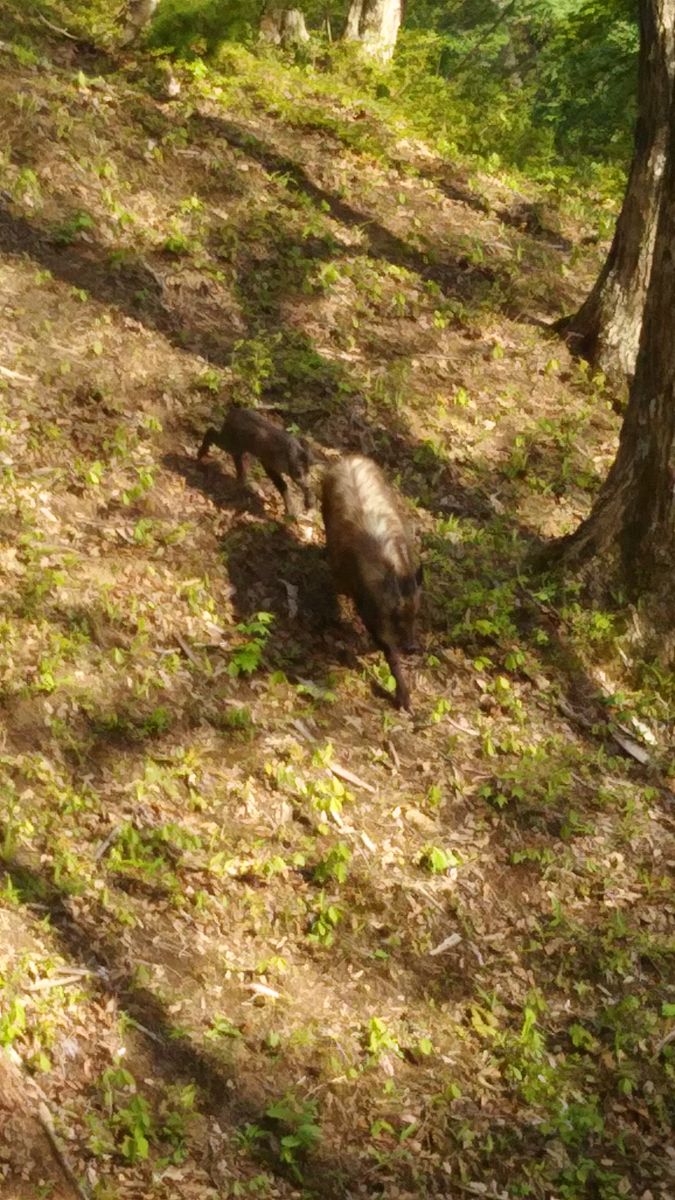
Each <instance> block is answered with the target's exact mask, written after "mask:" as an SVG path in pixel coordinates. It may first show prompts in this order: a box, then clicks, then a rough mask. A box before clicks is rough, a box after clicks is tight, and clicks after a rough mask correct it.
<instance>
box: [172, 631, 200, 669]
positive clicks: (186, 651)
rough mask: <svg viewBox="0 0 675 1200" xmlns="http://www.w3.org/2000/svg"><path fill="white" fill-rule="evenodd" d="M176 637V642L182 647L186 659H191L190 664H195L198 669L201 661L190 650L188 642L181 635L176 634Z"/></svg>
mask: <svg viewBox="0 0 675 1200" xmlns="http://www.w3.org/2000/svg"><path fill="white" fill-rule="evenodd" d="M174 636H175V638H176V641H177V642H178V645H179V646H180V648H181V650H182V651H183V654H184V655H185V657H186V658H189V660H190V662H191V663H193V664H194V666H195V667H198V666H199V659H198V658H197V656H196V654H194V653H193V651H192V650H191V649H190V647H189V646H188V644H187V642H186V641H185V638H183V637H181V635H180V634H179V633H176V634H174Z"/></svg>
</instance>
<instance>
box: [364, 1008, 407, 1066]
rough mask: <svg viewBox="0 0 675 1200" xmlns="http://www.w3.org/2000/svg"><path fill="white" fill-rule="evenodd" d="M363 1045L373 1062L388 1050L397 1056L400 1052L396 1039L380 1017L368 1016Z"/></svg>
mask: <svg viewBox="0 0 675 1200" xmlns="http://www.w3.org/2000/svg"><path fill="white" fill-rule="evenodd" d="M365 1046H366V1050H367V1052H368V1054H369V1055H370V1057H371V1059H373V1060H374V1061H375V1062H377V1060H378V1059H379V1058H381V1057H382V1055H383V1054H386V1053H388V1052H391V1053H393V1054H396V1055H399V1056H400V1054H401V1047H400V1045H399V1042H398V1039H397V1038H396V1037H395V1036H394V1034H393V1033H392V1032H391V1031H390V1030H389V1029H388V1028H387V1025H386V1023H385V1022H384V1021H383V1020H382V1019H381V1018H380V1017H371V1018H370V1020H369V1022H368V1024H367V1026H366V1030H365Z"/></svg>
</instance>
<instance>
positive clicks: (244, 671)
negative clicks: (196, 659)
mask: <svg viewBox="0 0 675 1200" xmlns="http://www.w3.org/2000/svg"><path fill="white" fill-rule="evenodd" d="M273 621H274V614H273V613H268V612H258V613H256V614H255V616H253V617H251V619H250V620H249V621H244V622H242V624H240V625H237V627H236V630H237V633H240V634H242V635H243V636H244V637H245V638H246V640H245V641H244V642H242V643H241V644H240V645H239V646H237V648H236V649H235V650H233V651H232V655H231V658H230V662H229V665H228V668H227V670H228V674H229V675H232V676H233V677H234V678H235V679H236V678H237V676H239V675H252V674H253V672H254V671H257V670H258V668H259V666H260V664H261V662H262V658H263V654H264V652H265V647H266V645H267V640H268V638H269V636H270V632H271V629H270V627H271V625H272V622H273Z"/></svg>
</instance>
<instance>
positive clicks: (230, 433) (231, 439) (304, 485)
mask: <svg viewBox="0 0 675 1200" xmlns="http://www.w3.org/2000/svg"><path fill="white" fill-rule="evenodd" d="M212 446H219V447H220V449H221V450H225V451H226V452H227V453H228V454H230V455H231V456H232V458H233V460H234V465H235V469H236V472H237V480H238V482H239V484H240V485H241V486H246V485H247V483H248V464H247V456H248V455H253V456H254V458H257V459H259V460H260V463H261V464H262V467H263V470H264V471H265V474H266V475H267V476H268V477H269V478H270V479H271V480H272V483H273V484H274V486H275V488H276V489H277V491H278V492H279V493H280V494H281V497H282V499H283V502H284V507H285V509H286V512H287V513H288V514H289V515H291V514H292V513H293V507H292V503H291V492H290V488H289V486H288V483H287V482H286V480H285V479H284V475H288V477H289V478H290V479H292V480H293V481H294V482H295V483H297V485H298V487H299V488H300V490H301V491H302V497H303V501H304V505H305V511H306V510H307V509H308V508H311V505H312V493H311V490H310V487H309V482H308V473H309V468H310V467H311V465H312V463H313V462H314V456H313V455H312V453H311V451H310V449H309V446H307V445H306V444H305V442H303V441H300V439H299V438H295V437H293V436H292V434H290V433H287V432H286V430H285V429H281V428H280V427H279V426H278V425H275V424H274V423H273V422H272V421H270V420H269V418H268V417H264V416H263V415H262V413H259V412H255V411H254V410H253V409H250V408H235V407H233V408H230V409H229V411H228V413H227V416H226V417H225V420H224V422H223V425H222V427H221V428H220V429H207V431H206V433H205V434H204V437H203V440H202V444H201V446H200V447H199V451H198V453H197V458H198V459H203V458H205V457H206V455H207V454H208V452H209V450H210V449H211V447H212Z"/></svg>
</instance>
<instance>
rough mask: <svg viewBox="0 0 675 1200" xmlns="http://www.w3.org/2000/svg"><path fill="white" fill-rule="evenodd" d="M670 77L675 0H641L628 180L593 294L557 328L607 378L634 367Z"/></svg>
mask: <svg viewBox="0 0 675 1200" xmlns="http://www.w3.org/2000/svg"><path fill="white" fill-rule="evenodd" d="M674 78H675V0H640V64H639V81H638V119H637V125H636V129H635V149H634V153H633V162H632V166H631V170H630V175H629V178H628V185H627V188H626V194H625V197H624V202H623V206H622V209H621V213H620V216H619V219H618V221H617V225H616V229H615V231H614V239H613V241H612V245H611V248H610V251H609V255H608V257H607V260H606V262H605V265H604V267H603V269H602V271H601V272H600V275H599V276H598V279H597V281H596V283H595V286H594V287H593V289H592V291H591V292H590V293H589V295H588V296H587V298H586V300H585V301H584V303H583V304H582V306H581V308H580V309H579V311H578V312H577V313H575V314H574V315H573V316H571V317H565V318H564V319H563V320H562V321H559V322H558V326H557V328H558V330H559V331H560V332H561V333H562V334H563V336H565V338H566V339H567V340H568V342H569V343H570V345H571V346H572V347H573V348H574V349H576V350H577V351H578V352H579V353H580V354H581V355H582V356H583V357H584V358H588V359H589V360H590V361H591V362H592V363H593V364H594V365H596V366H598V367H600V369H601V370H602V371H604V373H605V374H606V375H607V376H608V378H610V379H612V380H614V381H617V382H620V381H622V380H624V379H628V380H630V379H631V378H632V376H633V373H634V370H635V361H636V358H637V352H638V346H639V342H640V331H641V328H642V319H643V312H644V305H645V297H646V294H647V287H648V285H649V279H650V275H651V270H652V260H653V255H654V241H655V237H656V221H657V215H658V211H659V202H660V198H661V190H662V184H663V174H664V165H665V149H666V144H667V141H668V112H669V97H670V94H671V92H672V89H673V79H674Z"/></svg>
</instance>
